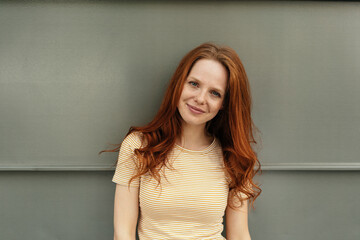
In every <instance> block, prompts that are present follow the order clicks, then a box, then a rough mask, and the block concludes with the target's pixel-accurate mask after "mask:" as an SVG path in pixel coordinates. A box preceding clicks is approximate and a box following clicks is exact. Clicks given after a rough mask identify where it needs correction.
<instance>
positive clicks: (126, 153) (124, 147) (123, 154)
mask: <svg viewBox="0 0 360 240" xmlns="http://www.w3.org/2000/svg"><path fill="white" fill-rule="evenodd" d="M140 147H141V139H140V136H139V134H138V133H131V134H129V135H128V136H127V137H126V138H125V139H124V141H123V142H122V144H121V147H120V151H119V155H118V161H117V164H116V169H115V173H114V176H113V178H112V181H113V182H114V183H117V184H121V185H125V186H128V184H129V180H130V178H131V177H133V176H134V175H135V173H136V170H137V167H136V164H137V163H136V161H137V158H136V157H135V154H134V150H135V149H136V148H140ZM139 186H140V179H139V178H136V179H134V180H133V181H132V182H131V184H130V187H139Z"/></svg>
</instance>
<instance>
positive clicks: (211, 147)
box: [175, 137, 217, 153]
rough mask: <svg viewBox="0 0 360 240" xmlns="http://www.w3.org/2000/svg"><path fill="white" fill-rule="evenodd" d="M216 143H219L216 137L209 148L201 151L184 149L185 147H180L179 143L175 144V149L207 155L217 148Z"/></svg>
mask: <svg viewBox="0 0 360 240" xmlns="http://www.w3.org/2000/svg"><path fill="white" fill-rule="evenodd" d="M216 142H217V139H216V137H214V139H213V141H212V143H211V144H210V145H209V146H207V147H205V148H203V149H201V150H191V149H188V148H184V147H181V146H180V145H178V144H177V143H175V147H176V148H178V149H180V150H182V151H184V152H189V153H207V152H209V151H211V150H212V149H213V148H214V147H215V145H216Z"/></svg>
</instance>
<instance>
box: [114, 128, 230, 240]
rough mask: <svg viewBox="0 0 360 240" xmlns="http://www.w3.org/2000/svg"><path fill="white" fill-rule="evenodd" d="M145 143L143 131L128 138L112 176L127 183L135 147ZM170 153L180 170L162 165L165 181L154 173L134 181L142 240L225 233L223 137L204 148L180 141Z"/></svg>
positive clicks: (131, 173) (187, 237)
mask: <svg viewBox="0 0 360 240" xmlns="http://www.w3.org/2000/svg"><path fill="white" fill-rule="evenodd" d="M140 146H141V140H140V135H139V133H131V134H130V135H128V136H127V137H126V138H125V139H124V141H123V143H122V145H121V148H120V152H119V157H118V164H117V166H116V170H115V174H114V176H113V179H112V181H113V182H115V183H117V184H121V185H126V186H127V185H128V180H129V179H130V177H132V176H133V175H134V173H135V169H136V168H135V165H134V164H136V161H137V160H136V158H135V157H134V149H136V148H139V147H140ZM168 157H169V162H170V164H171V166H172V167H173V168H175V170H171V169H169V168H165V167H163V168H162V169H161V171H160V174H161V176H162V179H161V187H160V185H159V186H158V187H157V188H156V186H157V181H156V180H155V179H153V178H152V177H151V176H150V175H149V174H146V175H143V176H141V177H140V179H139V178H138V179H136V180H134V181H133V182H132V183H131V185H130V186H131V187H138V188H139V206H140V212H139V215H140V216H139V222H138V234H139V238H140V240H148V239H174V240H176V239H181V240H184V239H216V240H217V239H225V238H224V237H223V236H222V235H221V232H222V231H223V224H222V222H223V217H224V214H225V208H226V206H227V198H228V193H229V188H228V182H227V180H226V177H225V173H224V170H223V157H222V150H221V145H220V143H219V141H218V140H217V139H216V138H214V141H213V142H212V144H211V145H209V146H208V147H207V148H205V149H203V150H200V151H194V150H189V149H185V148H182V147H180V146H178V145H175V147H174V149H173V150H172V151H171V153H170V154H169V156H168ZM163 174H165V177H166V178H164V177H163Z"/></svg>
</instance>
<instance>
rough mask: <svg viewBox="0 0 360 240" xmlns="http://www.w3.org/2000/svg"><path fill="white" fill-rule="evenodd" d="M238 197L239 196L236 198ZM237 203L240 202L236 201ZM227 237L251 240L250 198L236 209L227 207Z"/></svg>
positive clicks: (237, 239) (236, 239) (231, 239)
mask: <svg viewBox="0 0 360 240" xmlns="http://www.w3.org/2000/svg"><path fill="white" fill-rule="evenodd" d="M236 199H237V198H236ZM235 203H236V205H237V204H238V203H239V202H238V201H235ZM225 214H226V239H227V240H251V237H250V233H249V227H248V200H246V201H244V203H243V205H242V206H241V207H239V208H237V209H236V210H234V209H232V208H230V207H229V206H227V207H226V210H225Z"/></svg>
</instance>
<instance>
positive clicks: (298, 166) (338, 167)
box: [0, 163, 360, 171]
mask: <svg viewBox="0 0 360 240" xmlns="http://www.w3.org/2000/svg"><path fill="white" fill-rule="evenodd" d="M261 169H262V170H263V171H359V170H360V163H273V164H262V165H261ZM114 170H115V167H114V166H113V165H56V166H55V165H0V171H114Z"/></svg>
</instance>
